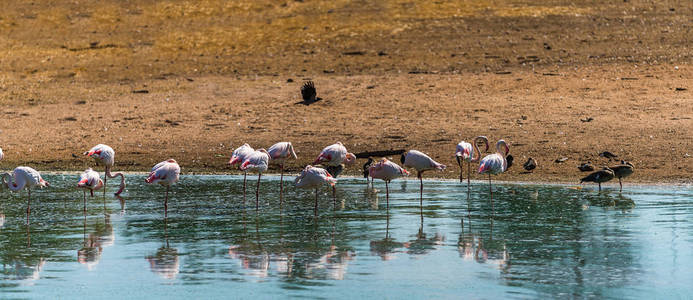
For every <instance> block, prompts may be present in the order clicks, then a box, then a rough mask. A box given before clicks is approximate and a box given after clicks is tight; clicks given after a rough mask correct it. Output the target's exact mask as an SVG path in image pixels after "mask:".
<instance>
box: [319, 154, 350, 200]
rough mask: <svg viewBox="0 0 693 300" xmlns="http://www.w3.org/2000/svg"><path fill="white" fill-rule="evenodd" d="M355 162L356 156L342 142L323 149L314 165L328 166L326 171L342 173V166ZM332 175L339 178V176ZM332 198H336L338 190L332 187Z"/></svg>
mask: <svg viewBox="0 0 693 300" xmlns="http://www.w3.org/2000/svg"><path fill="white" fill-rule="evenodd" d="M355 162H356V155H354V154H353V153H350V152H348V151H347V149H346V147H344V145H343V144H342V143H341V142H336V143H334V144H332V145H329V146H327V147H325V149H322V151H320V154H319V155H318V158H316V159H315V161H314V162H313V164H314V165H315V164H321V165H324V166H326V169H334V170H336V171H338V172H340V173H341V170H342V168H339V167H340V166H341V164H345V165H352V164H354V163H355ZM333 172H334V171H333ZM331 175H333V176H335V177H336V176H337V174H331ZM332 198H336V188H335V187H334V186H332Z"/></svg>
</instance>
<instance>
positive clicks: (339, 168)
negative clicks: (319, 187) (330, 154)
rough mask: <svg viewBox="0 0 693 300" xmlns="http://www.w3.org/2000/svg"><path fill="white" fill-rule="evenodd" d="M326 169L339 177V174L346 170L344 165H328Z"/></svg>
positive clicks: (333, 175)
mask: <svg viewBox="0 0 693 300" xmlns="http://www.w3.org/2000/svg"><path fill="white" fill-rule="evenodd" d="M325 170H327V172H328V173H330V175H332V177H334V178H337V176H339V174H342V171H343V170H344V165H336V166H326V167H325Z"/></svg>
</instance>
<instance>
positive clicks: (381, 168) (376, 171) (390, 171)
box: [368, 158, 409, 210]
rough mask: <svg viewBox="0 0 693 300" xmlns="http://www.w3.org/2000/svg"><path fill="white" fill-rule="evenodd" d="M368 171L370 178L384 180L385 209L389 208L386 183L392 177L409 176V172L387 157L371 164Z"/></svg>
mask: <svg viewBox="0 0 693 300" xmlns="http://www.w3.org/2000/svg"><path fill="white" fill-rule="evenodd" d="M368 173H369V175H370V176H371V178H377V179H382V180H383V181H385V197H386V198H385V201H386V202H387V209H388V210H389V209H390V188H389V187H388V183H390V181H391V180H392V179H395V178H399V177H402V176H409V172H407V170H405V169H402V167H400V166H398V165H397V164H396V163H393V162H391V161H389V160H388V159H387V158H383V159H382V160H380V162H378V163H377V164H375V165H371V167H370V169H368Z"/></svg>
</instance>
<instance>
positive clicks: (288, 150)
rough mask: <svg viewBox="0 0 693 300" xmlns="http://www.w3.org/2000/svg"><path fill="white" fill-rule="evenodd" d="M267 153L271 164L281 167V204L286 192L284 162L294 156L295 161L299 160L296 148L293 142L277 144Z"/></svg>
mask: <svg viewBox="0 0 693 300" xmlns="http://www.w3.org/2000/svg"><path fill="white" fill-rule="evenodd" d="M267 153H269V155H270V162H272V163H274V164H277V165H279V169H280V170H281V171H280V172H281V175H280V177H279V201H280V202H281V200H282V193H283V191H284V161H285V160H286V159H287V158H289V157H292V156H293V158H294V159H298V157H297V156H296V152H294V146H292V145H291V142H279V143H276V144H274V145H272V147H269V149H267Z"/></svg>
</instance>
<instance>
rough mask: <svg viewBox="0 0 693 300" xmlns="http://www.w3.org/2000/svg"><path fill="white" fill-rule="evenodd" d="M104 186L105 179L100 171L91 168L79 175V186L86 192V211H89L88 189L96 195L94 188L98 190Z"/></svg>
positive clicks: (92, 194)
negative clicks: (102, 178) (100, 174)
mask: <svg viewBox="0 0 693 300" xmlns="http://www.w3.org/2000/svg"><path fill="white" fill-rule="evenodd" d="M103 186H104V182H103V180H101V177H100V176H99V173H97V172H96V171H94V170H92V169H91V168H89V169H86V170H85V171H84V173H82V175H79V182H78V183H77V188H80V189H83V192H84V213H85V214H86V213H87V190H89V192H90V193H91V196H92V197H94V190H98V189H100V188H102V187H103Z"/></svg>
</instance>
